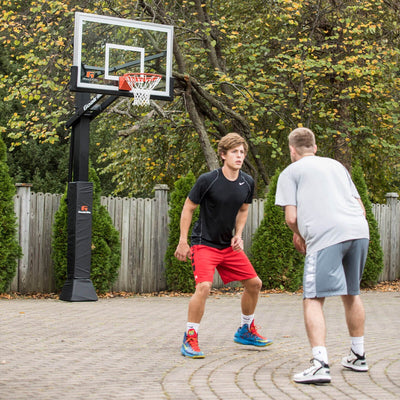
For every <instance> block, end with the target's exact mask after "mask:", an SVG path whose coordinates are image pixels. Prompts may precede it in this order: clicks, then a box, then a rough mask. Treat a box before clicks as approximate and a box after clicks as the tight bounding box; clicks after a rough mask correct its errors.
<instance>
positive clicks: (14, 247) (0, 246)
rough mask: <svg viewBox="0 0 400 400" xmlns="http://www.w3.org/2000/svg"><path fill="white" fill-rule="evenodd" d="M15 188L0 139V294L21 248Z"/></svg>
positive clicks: (5, 151) (12, 273)
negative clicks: (16, 214) (18, 236)
mask: <svg viewBox="0 0 400 400" xmlns="http://www.w3.org/2000/svg"><path fill="white" fill-rule="evenodd" d="M14 195H15V186H14V183H13V182H12V180H11V177H10V175H9V171H8V166H7V149H6V145H5V144H4V142H3V140H2V139H1V137H0V293H1V292H5V291H7V289H8V288H9V285H10V283H11V281H12V279H13V278H14V276H15V273H16V270H17V262H18V258H20V257H21V255H22V252H21V247H20V246H19V244H18V241H17V239H16V234H17V222H16V221H17V218H16V216H15V212H14Z"/></svg>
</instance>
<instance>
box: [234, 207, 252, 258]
mask: <svg viewBox="0 0 400 400" xmlns="http://www.w3.org/2000/svg"><path fill="white" fill-rule="evenodd" d="M248 213H249V204H248V203H244V204H243V205H242V206H241V207H240V209H239V212H238V213H237V216H236V225H235V236H234V237H233V238H232V240H231V246H232V249H233V250H235V251H241V250H243V239H242V234H243V229H244V226H245V225H246V221H247V215H248Z"/></svg>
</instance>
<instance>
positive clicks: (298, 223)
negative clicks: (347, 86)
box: [275, 128, 369, 383]
mask: <svg viewBox="0 0 400 400" xmlns="http://www.w3.org/2000/svg"><path fill="white" fill-rule="evenodd" d="M289 149H290V157H291V160H292V164H291V165H289V166H288V167H287V168H286V169H285V170H284V171H283V172H282V173H281V174H280V176H279V179H278V186H277V191H276V199H275V204H276V205H279V206H282V207H284V209H285V219H286V222H287V224H288V226H289V228H290V229H291V230H292V231H293V232H294V237H295V239H297V242H298V243H299V244H298V246H297V248H298V249H299V251H301V252H303V253H304V254H306V259H305V263H304V276H303V291H304V321H305V326H306V331H307V336H308V339H309V341H310V344H311V347H312V353H313V359H312V360H311V363H312V366H311V367H310V368H308V369H306V370H305V371H303V372H301V373H299V374H296V375H295V376H294V378H293V379H294V381H295V382H298V383H329V382H330V381H331V376H330V370H329V364H328V354H327V349H326V345H325V339H326V326H325V319H324V313H323V304H324V300H325V297H327V296H338V295H340V296H342V300H343V304H344V308H345V313H346V322H347V325H348V329H349V334H350V336H351V350H350V355H349V356H347V357H344V358H343V359H342V365H343V366H344V367H346V368H349V369H351V370H354V371H358V372H362V371H367V370H368V366H367V362H366V359H365V352H364V323H365V311H364V307H363V304H362V301H361V298H360V296H359V294H360V281H361V277H362V273H363V270H364V266H365V260H366V257H367V253H368V245H369V229H368V223H367V220H366V218H365V209H364V206H363V204H362V201H361V199H360V196H359V194H358V192H357V189H356V187H355V186H354V183H353V182H352V180H351V177H350V174H349V173H348V171H347V170H346V168H345V167H344V166H343V165H342V164H341V163H339V162H338V161H335V160H333V159H330V158H326V157H317V156H316V155H315V154H316V151H317V146H316V144H315V137H314V134H313V132H312V131H311V130H309V129H307V128H297V129H295V130H294V131H292V132H291V133H290V135H289Z"/></svg>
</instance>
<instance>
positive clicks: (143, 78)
mask: <svg viewBox="0 0 400 400" xmlns="http://www.w3.org/2000/svg"><path fill="white" fill-rule="evenodd" d="M124 78H125V80H126V81H127V82H128V85H129V87H130V88H131V92H132V93H133V104H134V105H135V106H145V105H148V104H150V91H151V90H153V89H154V88H155V87H156V86H157V85H158V83H159V82H160V80H161V75H157V74H146V73H134V74H125V75H124Z"/></svg>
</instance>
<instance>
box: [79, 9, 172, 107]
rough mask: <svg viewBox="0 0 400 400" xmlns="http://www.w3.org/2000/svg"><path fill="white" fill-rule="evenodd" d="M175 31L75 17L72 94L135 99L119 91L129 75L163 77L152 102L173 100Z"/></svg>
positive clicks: (166, 27) (145, 24)
mask: <svg viewBox="0 0 400 400" xmlns="http://www.w3.org/2000/svg"><path fill="white" fill-rule="evenodd" d="M173 34H174V28H173V26H170V25H161V24H154V23H148V22H142V21H136V20H130V19H122V18H115V17H108V16H104V15H96V14H87V13H80V12H77V13H75V31H74V58H73V67H72V71H71V90H72V91H80V92H89V93H100V94H110V95H117V96H133V94H132V93H131V92H130V91H129V89H128V90H120V89H119V78H120V77H121V76H122V75H124V74H126V73H137V72H141V73H146V74H148V73H152V74H159V75H161V76H162V78H161V80H160V82H159V84H158V85H157V86H156V87H155V88H154V89H153V90H152V91H151V98H153V99H160V100H172V98H173V79H172V49H173Z"/></svg>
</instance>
